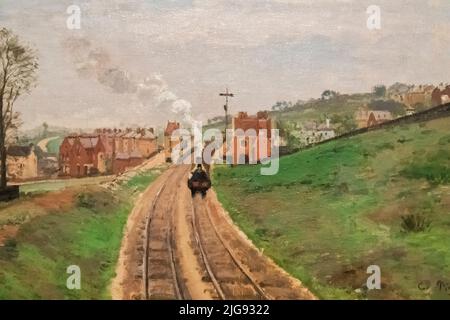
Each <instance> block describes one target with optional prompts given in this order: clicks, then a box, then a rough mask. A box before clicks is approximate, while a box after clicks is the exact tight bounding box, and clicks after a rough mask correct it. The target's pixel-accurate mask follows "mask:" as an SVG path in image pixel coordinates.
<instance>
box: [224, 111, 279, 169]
mask: <svg viewBox="0 0 450 320" xmlns="http://www.w3.org/2000/svg"><path fill="white" fill-rule="evenodd" d="M232 128H233V133H234V137H233V144H234V153H233V163H238V160H239V159H245V162H246V163H249V160H250V155H251V152H253V154H254V156H255V158H252V159H253V160H254V161H256V162H260V161H261V160H263V159H261V155H260V148H262V147H263V145H262V143H261V141H260V132H261V130H266V131H265V134H266V136H265V138H266V145H265V147H266V148H267V149H266V150H261V151H262V152H261V153H262V155H265V156H266V157H267V158H269V157H271V139H272V136H271V134H272V120H271V119H270V117H269V113H268V112H258V113H257V114H256V115H254V116H249V115H248V114H247V112H239V113H238V114H237V115H236V116H235V117H234V118H233V124H232ZM239 129H240V130H242V131H243V132H244V133H245V132H246V131H247V130H252V129H253V130H254V131H255V134H256V137H255V138H254V142H253V141H251V138H249V137H245V138H239V137H238V136H237V135H236V133H237V130H239ZM238 143H240V145H239V146H238ZM252 143H253V144H254V145H252ZM252 148H254V149H252Z"/></svg>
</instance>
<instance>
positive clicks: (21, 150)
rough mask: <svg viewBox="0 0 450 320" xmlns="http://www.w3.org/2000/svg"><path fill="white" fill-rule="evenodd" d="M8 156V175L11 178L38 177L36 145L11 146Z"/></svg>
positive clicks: (25, 178)
mask: <svg viewBox="0 0 450 320" xmlns="http://www.w3.org/2000/svg"><path fill="white" fill-rule="evenodd" d="M6 153H7V158H6V166H7V176H8V178H9V179H11V180H27V179H34V178H37V177H38V159H37V156H36V153H35V152H34V146H33V145H29V146H10V147H8V149H7V151H6Z"/></svg>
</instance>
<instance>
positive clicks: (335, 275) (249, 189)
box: [213, 118, 450, 299]
mask: <svg viewBox="0 0 450 320" xmlns="http://www.w3.org/2000/svg"><path fill="white" fill-rule="evenodd" d="M449 128H450V118H446V119H439V120H433V121H431V122H428V123H423V124H413V125H407V126H406V125H404V126H400V127H396V128H392V129H388V130H383V131H374V132H370V133H367V134H364V135H360V136H356V137H353V138H350V139H346V140H338V141H333V142H330V143H327V144H324V145H320V146H317V147H315V148H312V149H309V150H305V151H302V152H299V153H296V154H293V155H290V156H287V157H284V158H282V159H281V161H280V171H279V173H278V174H277V175H275V176H261V175H260V174H259V170H260V167H259V166H238V167H233V168H229V167H224V166H219V167H216V168H215V170H214V174H213V183H214V186H215V188H216V190H217V192H218V196H219V199H220V201H221V202H222V203H223V205H224V206H225V207H226V209H228V211H229V212H230V214H231V216H232V218H233V219H234V221H235V222H236V223H237V224H238V225H239V226H240V227H241V228H242V230H243V231H244V232H245V233H246V234H247V235H248V236H249V237H250V238H251V239H252V240H253V241H254V243H255V244H256V245H257V246H258V247H260V248H264V252H265V253H266V254H268V255H269V256H271V257H272V258H273V259H274V260H275V261H276V262H277V263H278V264H279V265H281V266H282V267H283V268H285V269H286V270H287V271H288V272H290V273H291V274H292V275H294V276H296V277H297V278H299V279H300V280H302V281H303V282H304V284H305V285H306V286H307V287H309V288H310V289H311V290H312V291H313V292H314V293H315V294H317V295H318V297H320V298H328V299H330V298H335V299H343V298H359V299H366V298H367V299H388V298H393V299H406V298H432V299H441V298H442V299H448V298H450V289H448V291H446V290H445V287H446V286H448V285H449V284H450V250H449V249H448V244H449V239H450V185H449V183H450V179H449V173H450V130H449ZM369 265H378V266H380V268H381V278H382V289H381V290H370V291H368V290H367V288H366V287H365V283H366V280H367V278H368V276H369V275H368V274H367V273H366V271H367V267H368V266H369ZM424 283H425V285H424ZM419 287H421V289H419ZM428 287H429V288H428Z"/></svg>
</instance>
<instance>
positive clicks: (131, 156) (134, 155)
mask: <svg viewBox="0 0 450 320" xmlns="http://www.w3.org/2000/svg"><path fill="white" fill-rule="evenodd" d="M130 158H142V154H141V153H140V152H139V151H138V150H134V151H132V152H131V153H130Z"/></svg>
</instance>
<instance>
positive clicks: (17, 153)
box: [6, 146, 33, 157]
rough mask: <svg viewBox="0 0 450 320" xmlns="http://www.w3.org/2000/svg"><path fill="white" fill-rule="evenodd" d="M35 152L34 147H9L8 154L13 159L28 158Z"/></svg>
mask: <svg viewBox="0 0 450 320" xmlns="http://www.w3.org/2000/svg"><path fill="white" fill-rule="evenodd" d="M31 151H33V147H32V146H9V147H8V150H7V151H6V153H7V154H8V155H9V156H11V157H28V156H29V155H30V154H31Z"/></svg>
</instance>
